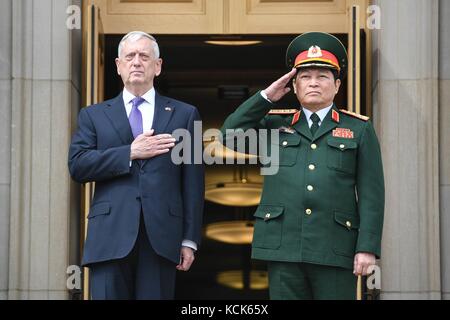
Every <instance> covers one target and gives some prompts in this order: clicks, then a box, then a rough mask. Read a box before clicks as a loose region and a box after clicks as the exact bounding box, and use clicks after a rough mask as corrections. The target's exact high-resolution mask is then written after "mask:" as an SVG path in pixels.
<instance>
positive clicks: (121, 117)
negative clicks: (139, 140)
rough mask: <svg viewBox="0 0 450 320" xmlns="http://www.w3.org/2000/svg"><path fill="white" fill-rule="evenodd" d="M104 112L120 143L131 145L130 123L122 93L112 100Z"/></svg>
mask: <svg viewBox="0 0 450 320" xmlns="http://www.w3.org/2000/svg"><path fill="white" fill-rule="evenodd" d="M104 112H105V114H106V116H107V117H108V118H109V120H110V122H111V125H112V127H113V128H114V129H115V130H116V132H117V134H118V135H119V137H120V139H121V140H122V142H123V143H125V144H131V143H132V142H133V140H134V139H133V134H132V132H131V127H130V122H129V121H128V117H127V112H126V110H125V106H124V104H123V98H122V93H121V94H120V95H119V96H118V97H117V98H115V99H114V100H112V101H111V103H110V104H108V106H107V107H106V108H105V110H104Z"/></svg>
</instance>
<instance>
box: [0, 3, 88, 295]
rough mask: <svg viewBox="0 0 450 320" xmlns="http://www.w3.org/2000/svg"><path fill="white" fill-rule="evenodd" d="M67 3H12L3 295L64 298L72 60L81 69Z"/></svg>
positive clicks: (74, 85) (75, 101)
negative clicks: (7, 224) (8, 203)
mask: <svg viewBox="0 0 450 320" xmlns="http://www.w3.org/2000/svg"><path fill="white" fill-rule="evenodd" d="M10 2H11V1H10ZM78 3H79V1H78ZM71 4H72V1H70V0H39V1H29V0H15V1H12V57H13V59H12V60H13V61H12V78H13V79H12V109H11V110H12V116H11V123H12V132H11V137H12V138H11V150H12V152H11V198H10V199H11V209H10V211H11V217H10V232H9V234H10V240H9V246H10V254H9V295H8V297H9V299H65V298H67V289H66V279H67V276H66V268H67V266H68V265H69V260H70V252H71V251H70V247H71V242H70V241H69V239H70V237H71V233H70V230H71V228H70V221H71V212H73V211H71V195H73V194H74V192H73V189H72V187H73V184H72V183H71V181H70V178H69V174H68V170H67V150H68V145H69V142H70V138H71V134H72V130H73V129H72V124H73V123H74V121H73V117H74V114H76V113H77V112H78V109H79V101H80V81H79V74H80V73H79V71H77V72H76V73H74V72H72V68H71V66H72V63H74V64H78V65H77V66H76V68H75V70H81V63H80V59H79V56H80V53H81V50H80V45H78V44H79V43H81V41H80V39H79V35H80V30H77V31H76V32H74V31H72V30H69V29H68V28H67V27H66V19H67V17H68V15H67V13H66V10H67V7H68V6H69V5H71ZM2 30H3V29H2ZM77 39H78V40H77ZM74 44H75V45H74ZM72 214H75V213H72Z"/></svg>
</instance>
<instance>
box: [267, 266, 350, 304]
mask: <svg viewBox="0 0 450 320" xmlns="http://www.w3.org/2000/svg"><path fill="white" fill-rule="evenodd" d="M268 271H269V294H270V299H271V300H355V299H356V285H357V277H356V276H355V275H354V274H353V271H352V270H350V269H344V268H341V267H333V266H325V265H318V264H311V263H300V262H279V261H269V262H268Z"/></svg>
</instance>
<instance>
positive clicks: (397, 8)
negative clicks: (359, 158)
mask: <svg viewBox="0 0 450 320" xmlns="http://www.w3.org/2000/svg"><path fill="white" fill-rule="evenodd" d="M374 4H377V5H379V6H380V8H381V30H378V31H377V32H375V33H374V37H373V50H374V57H375V58H376V59H375V60H374V64H375V71H376V74H375V75H374V76H375V78H376V81H374V90H373V94H374V102H375V105H374V109H375V114H376V117H375V122H376V123H375V126H376V128H377V131H378V136H379V139H380V142H381V148H382V153H383V161H384V171H385V181H386V210H385V213H386V214H385V224H384V232H383V244H382V260H381V272H382V298H383V299H439V298H440V297H441V286H440V247H439V245H440V239H439V136H438V124H439V118H438V115H439V109H438V101H439V94H438V92H439V91H438V65H439V64H438V61H439V50H438V49H439V43H438V40H439V39H438V32H439V25H438V22H439V1H438V0H431V1H430V0H396V1H392V0H379V1H374ZM447 190H450V189H447ZM447 192H448V191H447Z"/></svg>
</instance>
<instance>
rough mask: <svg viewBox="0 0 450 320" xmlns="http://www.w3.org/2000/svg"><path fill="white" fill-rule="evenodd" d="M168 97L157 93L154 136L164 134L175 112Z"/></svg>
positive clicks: (153, 126)
mask: <svg viewBox="0 0 450 320" xmlns="http://www.w3.org/2000/svg"><path fill="white" fill-rule="evenodd" d="M169 102H170V100H169V99H168V98H167V97H164V96H161V95H159V94H158V93H157V92H156V93H155V115H154V117H153V125H152V128H153V130H155V133H154V135H157V134H161V133H164V130H165V129H166V127H167V124H168V123H169V120H170V118H171V117H172V114H173V113H174V111H175V108H174V106H173V105H170V103H169Z"/></svg>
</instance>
